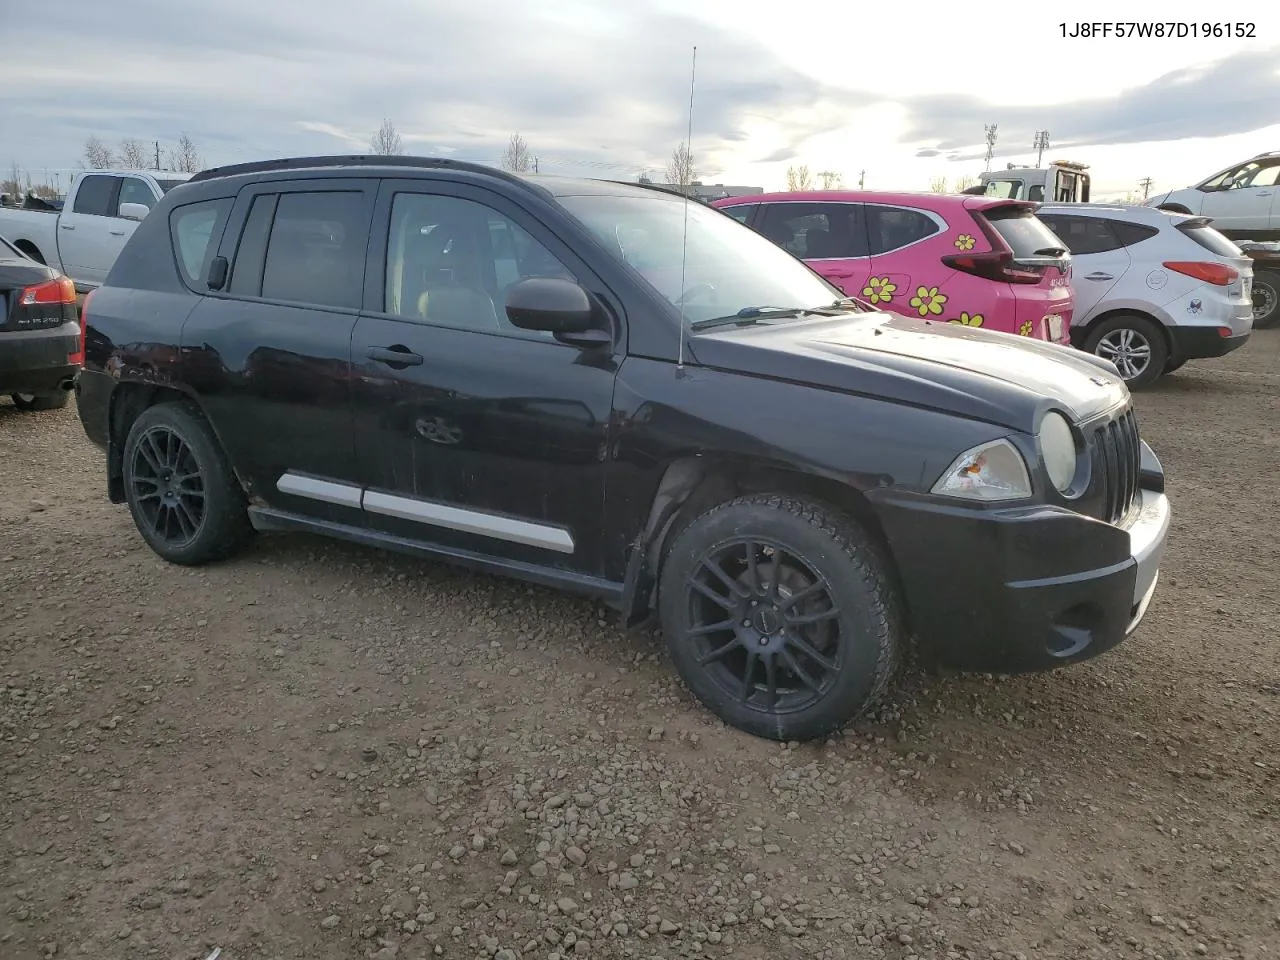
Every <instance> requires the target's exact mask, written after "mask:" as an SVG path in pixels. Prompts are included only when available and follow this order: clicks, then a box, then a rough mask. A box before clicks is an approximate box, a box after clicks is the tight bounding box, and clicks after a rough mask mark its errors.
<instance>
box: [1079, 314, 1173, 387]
mask: <svg viewBox="0 0 1280 960" xmlns="http://www.w3.org/2000/svg"><path fill="white" fill-rule="evenodd" d="M1084 349H1085V350H1087V351H1088V352H1089V353H1092V354H1094V355H1095V356H1098V357H1101V358H1102V359H1104V360H1110V361H1111V362H1112V363H1114V364H1115V365H1116V369H1118V370H1119V371H1120V376H1122V377H1124V381H1125V383H1126V384H1127V385H1128V387H1129V389H1130V390H1141V389H1142V388H1143V387H1146V386H1149V385H1150V384H1152V383H1154V382H1155V381H1156V380H1158V379H1159V378H1160V377H1161V376H1163V374H1164V372H1165V366H1166V365H1167V364H1168V362H1169V344H1168V341H1166V340H1165V336H1164V330H1163V329H1161V327H1160V325H1159V324H1158V323H1156V322H1155V321H1154V320H1149V319H1147V318H1146V317H1141V316H1138V315H1137V314H1122V315H1120V316H1115V317H1109V318H1108V319H1106V320H1104V321H1102V323H1100V324H1098V325H1097V326H1096V327H1094V328H1093V329H1092V330H1090V331H1089V335H1088V336H1087V337H1085V341H1084Z"/></svg>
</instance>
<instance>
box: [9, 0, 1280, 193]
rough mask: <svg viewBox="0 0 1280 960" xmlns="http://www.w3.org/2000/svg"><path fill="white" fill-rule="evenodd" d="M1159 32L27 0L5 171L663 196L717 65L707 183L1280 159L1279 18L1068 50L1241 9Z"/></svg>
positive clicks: (849, 10) (19, 11) (755, 12)
mask: <svg viewBox="0 0 1280 960" xmlns="http://www.w3.org/2000/svg"><path fill="white" fill-rule="evenodd" d="M932 5H936V8H935V9H930V8H931V6H932ZM1141 6H1144V7H1146V8H1147V9H1148V10H1150V11H1151V12H1150V13H1137V12H1135V11H1136V8H1138V7H1139V5H1138V4H1128V5H1125V9H1126V10H1127V11H1129V12H1126V13H1124V14H1122V15H1120V14H1117V10H1118V9H1119V8H1120V5H1118V4H1116V3H1114V2H1107V3H1102V2H1095V0H1079V2H1076V3H1074V4H1035V3H1032V4H1016V3H1015V4H1007V3H1000V4H990V5H989V6H987V5H984V4H983V3H981V2H980V0H966V2H964V3H954V2H951V0H945V2H943V0H912V2H902V3H898V4H868V3H865V2H863V3H853V2H849V0H812V2H810V3H804V4H794V5H787V4H779V3H777V2H774V3H769V4H766V3H760V2H755V0H626V2H622V0H614V2H613V3H609V2H607V0H595V2H594V3H589V2H581V0H540V2H538V3H529V2H516V0H487V2H475V0H361V2H358V3H351V2H349V0H308V2H306V3H303V2H301V0H276V2H275V3H272V2H270V0H216V2H213V0H0V7H3V8H4V11H5V15H4V17H3V22H4V28H3V35H4V46H5V49H6V51H7V53H6V54H5V55H4V56H3V57H0V91H3V95H2V96H0V131H3V133H2V134H0V166H3V168H4V169H6V170H7V169H8V167H9V166H10V164H11V163H13V162H16V163H18V164H19V165H21V166H22V167H23V168H25V169H28V170H30V171H31V172H32V173H33V174H35V175H36V177H37V179H40V178H41V176H42V175H43V171H46V170H48V171H50V173H51V174H53V173H58V172H60V173H61V174H62V175H63V177H64V181H65V177H66V175H67V174H68V173H69V172H70V171H71V170H73V169H74V168H75V167H76V166H77V164H78V162H79V161H80V159H81V157H82V155H83V145H84V142H85V140H86V138H87V137H89V136H90V135H96V136H97V137H99V138H101V139H102V140H104V141H106V142H108V143H109V144H115V143H118V142H119V140H120V139H121V138H123V137H134V138H138V139H141V140H145V141H147V142H148V143H152V142H154V141H155V140H157V139H158V140H160V141H161V142H162V144H164V143H169V142H172V141H173V140H174V139H176V138H177V136H178V135H179V134H181V133H183V132H185V133H187V134H188V135H189V136H190V137H191V138H192V139H194V140H195V141H196V143H197V145H198V147H199V149H200V152H201V155H202V157H203V158H204V160H205V161H206V162H207V163H208V164H210V165H213V164H218V163H227V162H233V161H239V160H247V159H257V158H263V157H270V156H282V155H305V154H318V153H346V152H360V151H365V150H367V147H368V143H369V139H370V137H371V135H372V134H373V133H374V131H375V130H376V129H377V128H378V126H379V124H380V123H381V121H382V119H383V118H384V117H387V118H391V119H392V120H393V122H394V123H395V126H396V127H397V129H398V130H399V132H400V134H401V136H402V138H403V140H404V144H405V147H406V149H407V151H409V152H413V153H422V154H441V155H449V156H454V157H459V158H465V159H473V160H480V161H486V162H494V163H496V162H497V161H498V159H499V157H500V156H501V153H502V149H503V146H504V145H505V143H506V141H507V139H508V137H509V136H510V135H511V133H512V132H513V131H519V132H520V133H521V134H522V135H523V136H524V137H525V139H526V140H527V141H528V143H529V144H530V147H531V148H532V151H533V152H534V153H535V154H536V155H537V156H538V158H539V167H540V169H542V170H544V171H550V172H556V173H577V174H581V175H586V176H607V177H612V178H619V179H621V178H627V179H632V178H635V177H636V176H638V175H639V174H640V173H641V172H642V171H647V172H648V173H649V175H650V176H652V177H653V178H654V179H663V178H664V177H663V171H664V168H665V165H666V162H667V159H668V158H669V156H670V153H671V150H672V148H673V147H675V146H676V145H677V144H678V143H680V142H681V141H682V140H683V138H684V136H685V131H686V125H687V123H688V120H689V117H688V107H689V80H690V66H691V63H690V60H691V54H692V48H693V47H694V46H695V45H696V46H697V48H698V52H697V83H696V88H695V95H694V108H693V152H694V155H695V158H696V162H697V166H698V172H699V175H700V176H701V177H702V179H704V180H705V181H707V182H726V183H745V184H755V185H759V186H764V187H766V188H780V187H781V186H782V185H783V183H784V182H785V174H786V169H787V166H788V165H789V164H793V163H802V162H803V163H807V164H808V165H809V166H810V168H811V169H813V170H821V169H831V170H835V171H838V172H840V173H841V174H842V175H843V176H844V179H845V181H846V183H855V182H856V181H857V179H858V177H859V175H860V174H861V173H862V172H863V171H865V177H866V186H867V187H868V188H881V189H893V188H897V189H925V188H927V186H928V184H929V182H930V180H931V179H932V178H934V177H939V176H947V177H949V178H951V179H952V180H953V181H954V179H955V178H956V177H959V176H962V175H970V176H971V175H974V174H976V173H978V172H979V171H981V170H982V169H983V152H984V149H985V147H984V144H983V126H984V124H989V123H996V124H998V141H997V144H996V159H995V163H994V166H996V167H1002V166H1004V165H1005V164H1006V163H1009V162H1027V161H1032V162H1034V160H1035V154H1034V151H1033V150H1032V149H1031V142H1032V139H1033V136H1034V132H1035V131H1036V130H1038V129H1047V130H1048V131H1049V134H1050V142H1051V148H1050V150H1049V151H1048V153H1047V155H1046V158H1047V159H1052V158H1062V159H1072V160H1079V161H1082V162H1085V163H1088V164H1090V165H1091V167H1092V172H1093V173H1094V177H1095V184H1096V186H1095V192H1098V193H1117V194H1120V193H1124V192H1125V191H1126V190H1129V189H1133V188H1136V183H1137V181H1138V180H1139V179H1140V178H1142V177H1144V176H1150V177H1152V178H1153V179H1154V181H1155V186H1154V189H1155V190H1159V189H1161V188H1172V187H1178V186H1185V185H1187V184H1189V183H1192V182H1194V181H1197V180H1199V179H1201V178H1202V177H1204V176H1207V175H1208V174H1210V173H1213V172H1215V171H1216V170H1218V169H1220V168H1222V167H1225V166H1227V165H1229V164H1231V163H1233V162H1236V161H1239V160H1243V159H1246V158H1248V157H1249V156H1252V155H1253V154H1255V153H1259V152H1261V151H1263V150H1276V149H1280V8H1277V7H1275V6H1274V5H1265V4H1251V5H1248V9H1249V12H1248V14H1247V15H1246V14H1241V13H1233V14H1232V16H1235V17H1241V18H1245V17H1246V16H1247V18H1248V19H1249V20H1250V21H1251V22H1252V23H1253V24H1254V27H1253V33H1254V37H1253V38H1251V39H1205V38H1203V37H1201V38H1190V37H1189V38H1186V39H1156V38H1147V39H1139V38H1132V37H1131V38H1116V37H1110V38H1100V39H1081V38H1075V39H1072V38H1064V37H1063V36H1062V28H1061V27H1060V23H1061V22H1062V21H1063V20H1064V19H1069V20H1071V21H1077V20H1079V21H1086V22H1092V21H1103V20H1114V19H1116V17H1117V16H1122V17H1123V18H1124V19H1126V20H1145V19H1155V18H1158V19H1159V20H1161V21H1162V22H1166V23H1176V22H1187V23H1191V22H1199V23H1203V21H1204V19H1205V17H1206V16H1207V15H1208V14H1207V12H1206V11H1211V10H1215V9H1216V8H1214V7H1213V6H1212V5H1206V4H1202V3H1188V2H1164V3H1160V4H1154V3H1149V4H1143V5H1141ZM614 7H616V9H613V8H614ZM1064 11H1067V12H1064ZM1224 16H1225V14H1224ZM51 18H52V22H56V24H57V27H56V29H50V23H51ZM1067 29H1068V30H1073V29H1074V23H1069V24H1068V27H1067ZM19 51H21V53H20V54H19V53H18V52H19Z"/></svg>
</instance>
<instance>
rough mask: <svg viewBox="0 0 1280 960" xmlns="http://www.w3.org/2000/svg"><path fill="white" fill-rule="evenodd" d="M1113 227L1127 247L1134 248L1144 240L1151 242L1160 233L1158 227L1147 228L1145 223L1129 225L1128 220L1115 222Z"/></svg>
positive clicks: (1112, 224)
mask: <svg viewBox="0 0 1280 960" xmlns="http://www.w3.org/2000/svg"><path fill="white" fill-rule="evenodd" d="M1111 227H1112V229H1114V230H1115V232H1116V235H1117V236H1118V237H1119V238H1120V242H1121V243H1123V244H1124V245H1125V246H1126V247H1132V246H1133V245H1134V244H1138V243H1141V242H1142V241H1143V240H1150V239H1151V238H1152V237H1154V236H1156V234H1158V233H1159V232H1160V230H1159V229H1158V228H1156V227H1150V226H1147V225H1146V224H1145V223H1129V222H1128V221H1127V220H1113V221H1111Z"/></svg>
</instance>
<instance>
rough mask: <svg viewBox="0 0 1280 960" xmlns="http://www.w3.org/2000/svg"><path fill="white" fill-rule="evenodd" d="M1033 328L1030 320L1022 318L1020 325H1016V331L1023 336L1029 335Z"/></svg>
mask: <svg viewBox="0 0 1280 960" xmlns="http://www.w3.org/2000/svg"><path fill="white" fill-rule="evenodd" d="M1033 330H1035V326H1034V325H1033V324H1032V323H1031V321H1030V320H1023V321H1022V326H1020V327H1018V333H1019V334H1021V335H1022V336H1024V337H1029V336H1031V333H1032V331H1033Z"/></svg>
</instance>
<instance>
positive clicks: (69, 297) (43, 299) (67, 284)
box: [18, 277, 76, 307]
mask: <svg viewBox="0 0 1280 960" xmlns="http://www.w3.org/2000/svg"><path fill="white" fill-rule="evenodd" d="M18 302H19V303H21V304H22V305H23V306H24V307H28V306H31V305H32V304H34V303H75V302H76V285H75V283H73V282H72V280H71V278H70V277H54V278H53V279H52V280H46V281H45V282H44V283H37V284H36V285H35V286H33V287H27V288H26V289H25V290H23V291H22V296H21V297H20V298H19V300H18Z"/></svg>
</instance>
